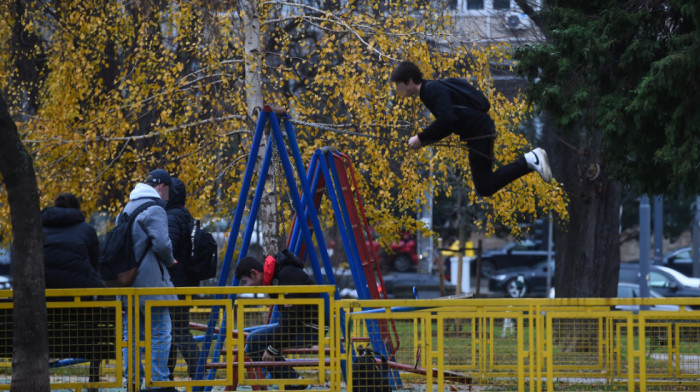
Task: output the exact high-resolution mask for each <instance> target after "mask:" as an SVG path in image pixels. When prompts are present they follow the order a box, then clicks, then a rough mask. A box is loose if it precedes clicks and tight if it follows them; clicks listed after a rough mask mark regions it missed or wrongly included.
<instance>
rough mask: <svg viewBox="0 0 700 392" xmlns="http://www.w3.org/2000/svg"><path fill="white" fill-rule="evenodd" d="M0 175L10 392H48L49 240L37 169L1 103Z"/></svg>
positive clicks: (0, 100)
mask: <svg viewBox="0 0 700 392" xmlns="http://www.w3.org/2000/svg"><path fill="white" fill-rule="evenodd" d="M0 173H2V177H3V182H4V183H5V188H6V190H7V199H8V201H9V204H10V215H11V222H12V236H13V239H14V243H13V245H12V253H11V254H12V285H13V288H14V292H13V296H14V311H13V319H14V327H13V340H12V345H13V357H12V385H11V387H10V390H11V391H17V392H19V391H48V390H49V389H50V388H49V341H48V337H47V332H46V298H45V294H44V252H43V249H44V234H43V232H42V229H41V213H40V209H39V190H38V189H37V184H36V175H35V173H34V164H33V162H32V158H31V156H30V155H29V153H28V152H27V150H26V149H25V148H24V146H23V145H22V142H21V140H20V139H19V134H18V133H17V126H16V125H15V123H14V121H13V120H12V117H11V116H10V113H9V111H8V108H7V103H6V102H5V100H4V99H3V98H2V97H0Z"/></svg>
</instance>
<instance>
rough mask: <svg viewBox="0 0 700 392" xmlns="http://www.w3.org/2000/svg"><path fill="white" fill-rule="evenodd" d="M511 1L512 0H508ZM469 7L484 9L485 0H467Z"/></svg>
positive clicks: (471, 8)
mask: <svg viewBox="0 0 700 392" xmlns="http://www.w3.org/2000/svg"><path fill="white" fill-rule="evenodd" d="M508 1H510V0H508ZM467 9H468V10H483V9H484V0H467Z"/></svg>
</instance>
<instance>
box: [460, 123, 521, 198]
mask: <svg viewBox="0 0 700 392" xmlns="http://www.w3.org/2000/svg"><path fill="white" fill-rule="evenodd" d="M495 138H496V137H495V135H494V137H490V138H483V139H475V140H469V141H467V147H468V148H469V165H470V166H471V170H472V180H473V181H474V187H475V188H476V193H478V194H479V196H482V197H487V196H491V195H493V194H494V193H496V192H498V191H499V190H501V188H503V187H504V186H506V185H508V184H510V183H511V182H513V181H515V180H516V179H518V178H520V177H522V176H524V175H526V174H528V173H530V172H531V171H532V169H530V168H529V167H528V166H527V161H525V157H520V158H518V159H516V160H515V161H513V162H511V163H509V164H507V165H505V166H502V167H499V168H498V169H497V170H496V171H493V162H494V155H493V142H494V140H495Z"/></svg>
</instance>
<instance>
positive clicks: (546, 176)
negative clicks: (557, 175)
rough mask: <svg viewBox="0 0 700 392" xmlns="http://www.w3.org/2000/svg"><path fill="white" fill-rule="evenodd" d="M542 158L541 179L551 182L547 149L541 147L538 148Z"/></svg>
mask: <svg viewBox="0 0 700 392" xmlns="http://www.w3.org/2000/svg"><path fill="white" fill-rule="evenodd" d="M538 150H539V151H537V152H538V153H540V155H541V158H540V159H541V160H542V179H543V180H544V181H545V182H548V183H551V182H552V169H551V168H550V167H549V158H547V151H545V150H544V149H542V148H538Z"/></svg>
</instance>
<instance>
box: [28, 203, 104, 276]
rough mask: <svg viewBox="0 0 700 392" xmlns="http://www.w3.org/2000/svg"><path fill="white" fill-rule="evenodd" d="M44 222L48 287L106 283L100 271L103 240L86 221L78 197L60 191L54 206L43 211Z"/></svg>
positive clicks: (45, 269) (42, 219) (42, 218)
mask: <svg viewBox="0 0 700 392" xmlns="http://www.w3.org/2000/svg"><path fill="white" fill-rule="evenodd" d="M41 223H42V226H43V229H44V271H45V282H46V288H48V289H51V288H88V287H104V282H102V279H100V277H99V275H98V274H97V263H98V261H99V255H100V242H99V240H98V239H97V233H96V232H95V229H94V228H93V227H92V226H90V224H88V223H87V222H85V216H83V213H82V212H80V201H78V198H77V197H76V196H75V195H73V194H71V193H62V194H60V195H58V197H57V198H56V200H55V202H54V206H53V207H47V208H45V209H44V210H43V211H41Z"/></svg>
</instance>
